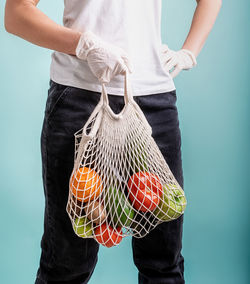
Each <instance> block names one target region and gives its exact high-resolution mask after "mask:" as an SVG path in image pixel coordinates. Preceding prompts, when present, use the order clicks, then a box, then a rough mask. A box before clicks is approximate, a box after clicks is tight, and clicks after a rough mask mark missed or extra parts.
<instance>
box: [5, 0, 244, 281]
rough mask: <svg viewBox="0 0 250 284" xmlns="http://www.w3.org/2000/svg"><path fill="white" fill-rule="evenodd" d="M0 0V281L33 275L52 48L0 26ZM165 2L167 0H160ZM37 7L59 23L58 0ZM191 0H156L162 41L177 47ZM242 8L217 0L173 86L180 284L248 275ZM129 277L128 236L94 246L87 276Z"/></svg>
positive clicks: (133, 274)
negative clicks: (182, 204)
mask: <svg viewBox="0 0 250 284" xmlns="http://www.w3.org/2000/svg"><path fill="white" fill-rule="evenodd" d="M4 2H5V1H3V0H0V7H1V9H0V19H1V26H0V49H1V52H0V81H1V87H0V92H1V103H0V126H1V140H0V149H1V155H0V157H1V171H0V177H1V193H2V194H1V207H0V208H1V209H0V210H1V215H0V218H1V242H0V245H1V253H0V269H1V273H0V283H6V284H7V283H8V284H16V283H20V284H30V283H33V282H34V278H35V273H36V270H37V267H38V262H39V257H40V238H41V235H42V230H43V210H44V197H43V189H42V182H41V180H42V179H41V159H40V144H39V143H40V131H41V127H42V119H43V112H44V107H45V100H46V96H47V89H48V80H49V64H50V54H51V51H49V50H45V49H43V48H40V47H37V46H35V45H32V44H30V43H28V42H26V41H24V40H22V39H20V38H17V37H15V36H13V35H10V34H8V33H6V32H5V31H4V28H3V6H4ZM166 2H167V3H166ZM39 7H40V8H41V9H42V10H43V11H44V12H45V13H47V14H48V15H49V16H50V17H51V18H52V19H54V20H55V21H57V22H58V23H61V17H62V11H63V10H62V9H63V1H58V0H57V1H56V0H53V1H44V0H42V1H41V3H40V4H39ZM194 8H195V1H187V0H179V1H164V5H163V18H162V35H163V41H164V42H167V43H168V44H169V46H170V47H171V48H173V49H179V48H180V47H181V44H182V42H183V40H184V38H185V36H186V34H187V32H188V27H189V23H190V21H191V16H192V12H193V10H194ZM249 11H250V4H249V1H247V0H242V1H232V0H227V1H224V3H223V7H222V10H221V12H220V15H219V17H218V20H217V22H216V25H215V28H214V30H213V31H212V33H211V34H210V36H209V38H208V41H207V44H206V46H205V47H204V49H203V51H202V52H201V54H200V56H199V57H198V66H197V67H196V68H195V69H193V70H192V71H190V72H182V74H180V75H179V76H178V77H177V78H176V80H175V82H176V87H177V96H178V107H179V118H180V126H181V131H182V150H183V168H184V178H185V191H186V194H187V198H188V201H189V204H188V208H187V210H186V214H185V225H184V238H183V254H184V256H185V277H186V282H187V283H188V284H201V283H202V284H224V283H225V284H235V283H239V284H246V283H250V282H249V281H250V280H249V276H250V275H249V266H248V265H249V224H248V218H249V197H250V196H249V190H250V189H249V183H250V177H249V176H250V172H249V158H250V155H249V152H250V151H249V147H248V145H249V142H250V141H249V130H250V125H249V121H250V120H249V107H250V104H249V93H250V87H249V78H250V70H249V68H250V67H249V66H250V64H249V63H250V62H249V61H250V56H249V45H250V39H249V28H250V26H249ZM100 283H104V284H106V283H107V284H117V283H120V284H134V283H137V271H136V268H135V266H134V265H133V261H132V254H131V244H130V238H127V239H124V241H123V242H122V243H121V244H120V246H119V247H115V248H111V249H105V248H101V249H100V254H99V262H98V264H97V266H96V270H95V272H94V274H93V277H92V279H91V281H90V284H100Z"/></svg>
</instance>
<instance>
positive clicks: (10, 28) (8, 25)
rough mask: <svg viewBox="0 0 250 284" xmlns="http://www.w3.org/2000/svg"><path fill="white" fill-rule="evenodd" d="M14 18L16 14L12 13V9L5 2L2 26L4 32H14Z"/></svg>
mask: <svg viewBox="0 0 250 284" xmlns="http://www.w3.org/2000/svg"><path fill="white" fill-rule="evenodd" d="M15 19H16V15H14V13H13V9H11V8H10V7H8V5H7V4H6V6H5V11H4V28H5V30H6V32H8V33H14V30H15V28H14V26H15V25H14V22H15Z"/></svg>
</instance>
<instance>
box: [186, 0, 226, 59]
mask: <svg viewBox="0 0 250 284" xmlns="http://www.w3.org/2000/svg"><path fill="white" fill-rule="evenodd" d="M197 2H198V4H197V7H196V10H195V13H194V17H193V20H192V24H191V28H190V31H189V33H188V36H187V38H186V40H185V42H184V44H183V47H182V48H184V49H188V50H190V51H192V52H193V53H194V55H195V56H197V55H198V54H199V53H200V51H201V49H202V47H203V45H204V44H205V41H206V39H207V37H208V35H209V33H210V31H211V29H212V27H213V25H214V22H215V20H216V17H217V15H218V13H219V10H220V7H221V0H199V1H197Z"/></svg>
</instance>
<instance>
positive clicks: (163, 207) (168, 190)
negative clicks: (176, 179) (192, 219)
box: [153, 184, 187, 221]
mask: <svg viewBox="0 0 250 284" xmlns="http://www.w3.org/2000/svg"><path fill="white" fill-rule="evenodd" d="M186 205H187V200H186V197H185V194H184V191H183V190H182V189H181V188H180V187H179V186H176V185H174V184H165V185H164V186H163V196H162V199H161V201H160V203H159V205H158V206H157V207H156V209H155V210H154V211H153V214H154V215H155V216H156V217H157V218H159V219H160V220H163V221H170V220H174V219H177V218H178V217H180V216H181V215H182V214H183V213H184V210H185V208H186Z"/></svg>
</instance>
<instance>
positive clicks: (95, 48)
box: [76, 31, 132, 83]
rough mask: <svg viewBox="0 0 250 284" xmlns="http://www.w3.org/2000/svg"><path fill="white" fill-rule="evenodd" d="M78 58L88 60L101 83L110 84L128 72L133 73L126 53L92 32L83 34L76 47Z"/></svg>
mask: <svg viewBox="0 0 250 284" xmlns="http://www.w3.org/2000/svg"><path fill="white" fill-rule="evenodd" d="M76 56H77V57H78V58H79V59H82V60H86V61H87V62H88V65H89V67H90V69H91V71H92V72H93V74H94V75H95V76H96V77H97V78H98V80H99V81H100V82H101V83H108V82H110V80H111V79H112V78H113V77H114V76H116V75H119V74H122V75H124V74H125V72H126V70H128V71H129V72H130V73H131V72H132V67H131V64H130V62H129V59H128V55H127V54H126V52H125V51H124V50H123V49H122V48H120V47H117V46H115V45H112V44H110V43H107V42H105V41H103V40H102V39H100V38H99V37H98V36H96V35H95V34H93V33H92V32H91V31H86V32H84V33H82V35H81V37H80V39H79V42H78V44H77V47H76Z"/></svg>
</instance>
